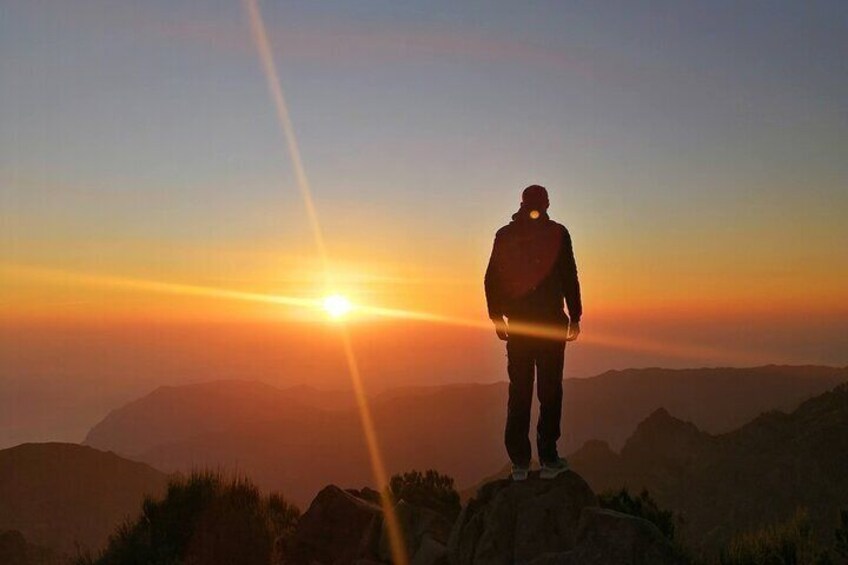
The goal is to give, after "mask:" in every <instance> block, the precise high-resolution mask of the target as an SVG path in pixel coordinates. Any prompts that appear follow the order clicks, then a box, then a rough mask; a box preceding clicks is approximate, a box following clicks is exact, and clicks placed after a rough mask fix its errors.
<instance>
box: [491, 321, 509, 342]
mask: <svg viewBox="0 0 848 565" xmlns="http://www.w3.org/2000/svg"><path fill="white" fill-rule="evenodd" d="M492 322H493V323H494V324H495V333H497V334H498V339H500V340H501V341H506V340H507V339H509V332H508V331H507V325H506V320H504V319H503V318H502V317H501V318H492Z"/></svg>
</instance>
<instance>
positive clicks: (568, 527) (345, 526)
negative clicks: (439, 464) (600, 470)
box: [283, 472, 680, 565]
mask: <svg viewBox="0 0 848 565" xmlns="http://www.w3.org/2000/svg"><path fill="white" fill-rule="evenodd" d="M394 508H395V514H396V515H397V519H398V522H399V523H400V527H401V529H402V530H403V534H404V540H405V547H406V549H407V553H408V556H409V562H410V564H411V565H678V564H679V563H680V561H679V559H678V558H677V556H676V555H677V554H676V552H675V548H674V547H673V545H672V544H671V542H669V540H668V539H666V538H665V537H664V536H663V535H662V533H661V532H660V531H659V529H658V528H657V527H656V526H654V525H653V524H652V523H650V522H648V521H646V520H643V519H641V518H636V517H633V516H629V515H626V514H621V513H618V512H613V511H611V510H604V509H601V508H599V507H598V500H597V498H596V497H595V494H594V493H593V492H592V489H591V488H589V485H588V484H586V481H584V480H583V479H582V478H581V477H580V476H579V475H577V474H576V473H573V472H568V473H564V474H563V475H561V476H559V477H557V478H556V479H553V480H545V481H543V480H541V479H539V478H538V476H537V475H535V474H534V475H533V476H531V478H530V479H528V480H527V481H523V482H520V483H516V482H512V481H511V480H498V481H492V482H489V483H487V484H485V485H484V486H483V487H482V488H480V490H479V491H478V493H477V496H476V497H474V498H472V499H471V500H470V501H469V502H468V504H467V505H466V506H465V508H464V509H463V510H462V513H461V514H460V515H459V518H458V519H457V520H456V522H455V523H454V524H453V527H452V528H451V524H450V523H449V522H448V520H447V518H446V517H445V516H443V515H442V514H439V513H438V512H435V511H433V510H431V509H429V508H422V507H419V506H415V505H412V504H409V503H407V502H406V501H403V500H401V501H399V502H398V503H397V504H396V505H395V507H394ZM283 553H284V555H285V563H287V564H291V565H350V564H356V565H381V564H387V563H391V561H392V557H391V551H390V547H389V539H388V536H387V534H386V531H385V528H384V516H383V511H382V508H381V507H380V504H379V495H378V493H376V491H373V490H368V489H365V490H361V491H355V490H347V491H346V490H342V489H340V488H338V487H335V486H328V487H326V488H325V489H324V490H322V491H321V492H320V493H319V494H318V496H317V497H315V500H314V501H313V502H312V504H311V505H310V507H309V510H307V511H306V513H305V514H304V515H303V516H302V517H301V519H300V522H299V524H298V527H297V530H296V532H295V534H294V537H293V540H292V542H291V543H290V544H289V546H288V547H287V548H285V550H284V551H283Z"/></svg>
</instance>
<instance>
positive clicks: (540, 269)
mask: <svg viewBox="0 0 848 565" xmlns="http://www.w3.org/2000/svg"><path fill="white" fill-rule="evenodd" d="M548 206H549V201H548V191H547V190H546V189H545V187H543V186H539V185H535V184H534V185H532V186H528V187H527V188H525V189H524V191H523V192H522V194H521V206H520V208H519V209H518V212H516V213H515V214H513V216H512V221H511V222H510V223H509V224H507V225H506V226H504V227H502V228H501V229H500V230H498V232H497V234H496V235H495V242H494V245H493V247H492V255H491V257H490V259H489V265H488V267H487V269H486V276H485V290H486V302H487V306H488V310H489V318H490V319H491V320H492V322H494V324H495V331H496V333H497V335H498V337H499V338H500V339H502V340H504V341H506V351H507V373H508V374H509V402H508V405H507V417H506V430H505V432H504V443H505V444H506V450H507V453H508V454H509V458H510V460H511V461H512V478H513V480H517V481H522V480H525V479H526V478H527V476H528V473H529V471H530V456H531V452H530V440H529V439H528V434H529V432H530V408H531V406H532V403H533V380H534V372H535V379H536V386H537V391H538V396H539V405H540V406H539V422H538V426H537V429H536V449H537V453H538V456H539V463H540V466H541V471H540V477H541V478H543V479H550V478H553V477H556V476H557V475H559V474H560V473H563V472H565V471H567V470H568V463H567V462H566V460H565V459H564V458H562V457H560V456H559V454H558V453H557V440H558V439H559V437H560V419H561V416H562V377H563V368H564V363H565V343H566V342H567V341H573V340H575V339H577V336H578V335H579V334H580V318H581V316H582V314H583V306H582V302H581V299H580V281H579V280H578V278H577V264H576V262H575V260H574V251H573V248H572V243H571V235H570V234H569V233H568V230H567V229H566V228H565V226H563V225H561V224H558V223H556V222H554V221H552V220H551V219H550V218H549V217H548V213H547V210H548ZM563 299H565V304H566V305H567V306H568V315H566V313H565V311H564V310H563ZM534 330H535V331H534Z"/></svg>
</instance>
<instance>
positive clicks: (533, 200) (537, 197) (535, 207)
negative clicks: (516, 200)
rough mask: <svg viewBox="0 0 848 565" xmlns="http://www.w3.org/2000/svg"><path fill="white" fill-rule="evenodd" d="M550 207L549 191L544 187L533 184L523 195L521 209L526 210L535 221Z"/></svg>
mask: <svg viewBox="0 0 848 565" xmlns="http://www.w3.org/2000/svg"><path fill="white" fill-rule="evenodd" d="M548 206H550V202H549V201H548V191H547V190H546V189H545V187H544V186H539V185H538V184H532V185H530V186H528V187H527V188H525V189H524V192H522V193H521V208H522V209H524V210H526V211H527V213H528V214H529V215H530V217H531V218H533V219H534V220H535V219H536V218H538V217H539V216H541V215H543V214H544V213H545V212H547V210H548ZM534 212H536V213H535V214H534Z"/></svg>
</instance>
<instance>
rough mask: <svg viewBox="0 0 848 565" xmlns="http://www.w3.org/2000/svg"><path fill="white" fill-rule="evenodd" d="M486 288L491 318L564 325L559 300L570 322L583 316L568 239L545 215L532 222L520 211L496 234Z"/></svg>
mask: <svg viewBox="0 0 848 565" xmlns="http://www.w3.org/2000/svg"><path fill="white" fill-rule="evenodd" d="M485 285H486V302H487V303H488V307H489V317H490V318H492V319H497V318H500V317H502V316H506V317H507V318H512V319H516V320H524V321H529V322H540V321H541V322H557V321H561V320H567V318H566V316H565V313H564V312H563V298H564V299H565V303H566V304H567V305H568V314H569V317H570V318H571V321H572V322H579V321H580V317H581V315H582V314H583V306H582V304H581V302H580V281H579V280H578V279H577V264H576V263H575V261H574V251H573V249H572V247H571V235H569V233H568V230H567V229H565V226H563V225H561V224H558V223H556V222H554V221H552V220H550V219H549V218H548V216H547V214H542V215H541V216H540V217H539V218H537V219H535V220H534V219H531V218H530V217H529V216H528V215H527V213H526V212H525V211H524V210H523V209H522V210H519V211H518V212H517V213H516V214H515V215H513V216H512V222H510V223H509V224H508V225H506V226H504V227H502V228H501V229H500V230H498V232H497V234H496V235H495V244H494V246H493V248H492V256H491V258H490V259H489V267H488V268H487V269H486V279H485Z"/></svg>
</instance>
